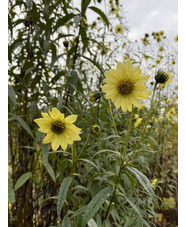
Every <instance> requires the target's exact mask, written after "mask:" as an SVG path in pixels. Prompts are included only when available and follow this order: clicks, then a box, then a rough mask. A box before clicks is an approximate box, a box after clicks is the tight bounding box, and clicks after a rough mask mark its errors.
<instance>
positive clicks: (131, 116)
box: [105, 102, 133, 220]
mask: <svg viewBox="0 0 186 227" xmlns="http://www.w3.org/2000/svg"><path fill="white" fill-rule="evenodd" d="M109 107H110V113H111V117H112V121H113V124H114V128H115V132H116V135H118V132H117V128H116V124H115V121H114V117H113V114H112V110H111V105H110V102H109ZM132 118H133V107H132V111H131V114H130V120H129V124H128V132H127V139H126V143H125V145H126V146H125V148H124V154H123V155H122V153H121V152H120V153H121V160H120V161H121V164H120V169H119V172H118V175H117V178H116V182H115V187H114V192H113V194H112V197H111V200H110V203H109V206H108V208H107V211H106V214H105V220H106V219H107V216H108V214H109V210H110V207H111V204H112V202H113V200H114V197H115V194H116V185H117V184H118V182H119V179H120V176H121V171H122V168H123V166H124V161H123V160H124V159H125V152H126V150H127V147H128V142H129V137H130V131H131V126H132ZM118 144H119V138H118ZM119 146H120V145H119ZM119 148H120V147H119Z"/></svg>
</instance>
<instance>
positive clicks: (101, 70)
mask: <svg viewBox="0 0 186 227" xmlns="http://www.w3.org/2000/svg"><path fill="white" fill-rule="evenodd" d="M82 57H83V58H85V59H87V60H88V61H90V62H91V63H92V64H93V65H95V66H96V67H97V68H98V69H99V70H100V72H101V73H103V69H102V68H101V66H100V65H99V64H98V63H97V62H96V61H94V60H92V59H90V58H88V57H86V56H82Z"/></svg>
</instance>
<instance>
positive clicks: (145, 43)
mask: <svg viewBox="0 0 186 227" xmlns="http://www.w3.org/2000/svg"><path fill="white" fill-rule="evenodd" d="M141 41H142V43H143V44H144V45H145V46H146V45H148V44H149V41H148V39H146V38H141Z"/></svg>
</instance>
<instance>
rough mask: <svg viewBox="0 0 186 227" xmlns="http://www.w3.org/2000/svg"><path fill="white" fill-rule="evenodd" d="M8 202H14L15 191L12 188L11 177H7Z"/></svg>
mask: <svg viewBox="0 0 186 227" xmlns="http://www.w3.org/2000/svg"><path fill="white" fill-rule="evenodd" d="M8 202H9V203H14V202H15V192H14V189H13V182H12V180H11V179H8Z"/></svg>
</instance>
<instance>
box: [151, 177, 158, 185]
mask: <svg viewBox="0 0 186 227" xmlns="http://www.w3.org/2000/svg"><path fill="white" fill-rule="evenodd" d="M157 183H158V179H156V178H155V179H154V180H153V182H152V183H151V186H156V184H157Z"/></svg>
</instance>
